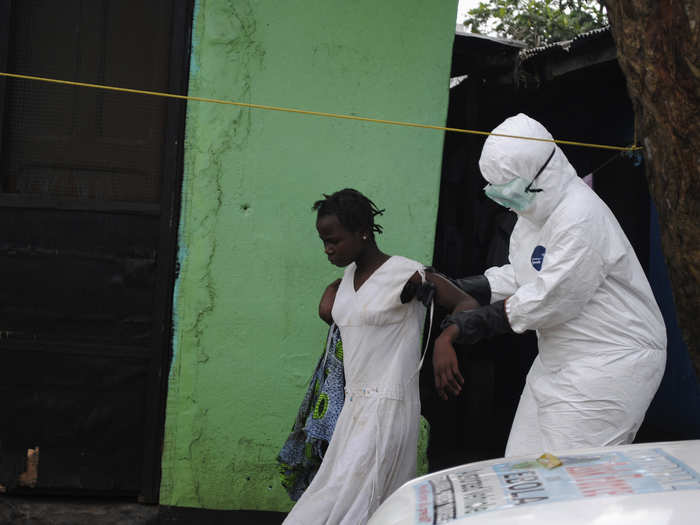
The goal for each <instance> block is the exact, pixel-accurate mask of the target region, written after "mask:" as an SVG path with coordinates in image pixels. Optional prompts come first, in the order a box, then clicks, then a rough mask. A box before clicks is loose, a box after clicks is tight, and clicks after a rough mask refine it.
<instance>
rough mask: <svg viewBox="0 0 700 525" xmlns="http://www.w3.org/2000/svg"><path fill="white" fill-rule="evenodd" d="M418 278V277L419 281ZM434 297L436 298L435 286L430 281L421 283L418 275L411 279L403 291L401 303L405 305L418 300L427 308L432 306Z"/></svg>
mask: <svg viewBox="0 0 700 525" xmlns="http://www.w3.org/2000/svg"><path fill="white" fill-rule="evenodd" d="M416 276H418V278H417V279H416ZM433 297H435V285H434V284H433V283H431V282H430V281H424V282H420V275H419V274H418V273H416V274H415V275H414V276H413V277H412V278H411V279H409V281H408V282H407V283H406V285H405V286H404V287H403V290H401V302H402V303H404V304H405V303H407V302H409V301H410V300H412V299H413V298H416V299H418V300H419V301H420V302H421V303H423V304H424V305H425V306H430V303H431V301H432V300H433Z"/></svg>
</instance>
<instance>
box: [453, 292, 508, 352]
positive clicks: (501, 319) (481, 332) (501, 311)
mask: <svg viewBox="0 0 700 525" xmlns="http://www.w3.org/2000/svg"><path fill="white" fill-rule="evenodd" d="M504 303H505V301H498V302H495V303H493V304H490V305H488V306H482V307H481V308H476V309H475V310H465V311H463V312H457V313H454V314H452V315H448V316H447V317H445V320H444V321H443V322H442V324H441V325H440V329H441V330H444V329H445V328H447V326H449V325H451V324H454V325H457V327H458V328H459V336H458V337H457V338H456V339H455V340H454V342H455V343H458V344H474V343H476V342H477V341H481V340H482V339H487V338H489V337H494V336H496V335H502V334H512V333H515V332H513V330H512V328H511V327H510V323H509V322H508V317H507V316H506V309H505V304H504Z"/></svg>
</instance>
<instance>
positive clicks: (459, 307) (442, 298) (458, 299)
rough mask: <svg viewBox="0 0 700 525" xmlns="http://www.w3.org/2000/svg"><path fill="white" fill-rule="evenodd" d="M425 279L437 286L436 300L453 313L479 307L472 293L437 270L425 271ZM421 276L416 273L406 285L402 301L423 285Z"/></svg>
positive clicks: (405, 300) (412, 295) (409, 298)
mask: <svg viewBox="0 0 700 525" xmlns="http://www.w3.org/2000/svg"><path fill="white" fill-rule="evenodd" d="M425 279H426V281H428V282H429V283H431V284H432V285H433V286H434V287H435V302H436V303H437V304H438V305H440V306H441V307H443V308H445V309H446V310H448V311H450V312H451V313H454V312H461V311H463V310H472V309H474V308H478V307H479V303H478V302H477V301H476V299H474V298H473V297H472V296H471V295H469V294H468V293H466V292H464V291H463V290H461V289H460V288H459V287H457V286H456V285H455V284H453V283H452V282H451V281H450V280H449V279H447V278H446V277H444V276H442V275H441V274H439V273H435V272H425ZM421 284H422V281H421V276H420V274H419V273H418V272H416V273H414V274H413V275H412V276H411V278H410V279H409V281H408V282H407V283H406V286H405V287H404V293H403V294H402V299H401V300H402V301H404V302H408V300H411V299H413V297H415V295H416V293H417V292H418V290H419V288H420V287H421Z"/></svg>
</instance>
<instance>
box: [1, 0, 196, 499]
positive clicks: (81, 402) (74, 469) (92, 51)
mask: <svg viewBox="0 0 700 525" xmlns="http://www.w3.org/2000/svg"><path fill="white" fill-rule="evenodd" d="M191 15H192V1H191V0H184V1H178V0H152V1H151V0H149V1H148V2H143V1H141V0H95V1H90V2H85V1H79V0H65V1H62V2H55V1H53V0H22V1H10V0H0V70H2V71H9V72H13V73H23V74H28V75H36V76H45V77H53V78H58V79H66V80H77V81H83V82H89V83H97V84H100V83H103V84H108V85H117V86H125V87H136V88H141V89H146V90H154V91H168V92H172V93H186V80H187V72H188V63H189V40H190V27H191ZM184 116H185V106H184V103H183V102H180V101H172V100H171V101H168V100H166V99H161V98H156V97H144V96H140V95H127V94H122V93H113V92H105V91H99V90H94V89H86V88H78V87H69V86H61V85H55V84H46V83H40V82H36V81H27V80H14V79H13V80H0V139H1V140H0V224H2V225H3V235H1V236H0V283H1V285H0V395H2V399H3V402H2V403H0V422H2V424H0V490H2V489H3V488H5V489H6V490H19V491H24V492H27V491H28V492H30V493H49V494H55V493H71V494H73V493H75V494H85V493H99V494H106V495H109V494H112V495H125V494H132V495H134V496H136V495H138V496H139V498H140V499H141V500H142V501H157V493H158V483H159V467H160V440H161V438H162V425H163V418H164V416H163V412H164V397H165V388H166V380H165V378H166V377H167V366H168V363H169V351H170V344H169V343H170V330H171V325H170V312H171V310H170V309H171V298H172V286H173V281H174V275H175V251H176V234H177V231H176V228H177V223H178V214H179V191H180V180H181V170H182V144H183V140H182V137H183V135H184ZM5 423H7V424H5Z"/></svg>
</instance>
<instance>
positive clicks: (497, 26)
mask: <svg viewBox="0 0 700 525" xmlns="http://www.w3.org/2000/svg"><path fill="white" fill-rule="evenodd" d="M463 24H464V26H465V27H466V28H467V30H469V31H471V32H472V33H479V34H495V35H497V36H499V37H502V38H509V39H513V40H520V41H522V42H525V43H526V44H527V45H528V46H531V47H537V46H541V45H545V44H549V43H552V42H560V41H562V40H570V39H572V38H573V37H574V36H576V35H578V34H580V33H585V32H586V31H590V30H591V29H596V28H599V27H605V26H606V25H608V15H607V12H606V11H605V7H604V6H603V5H602V4H601V3H600V2H599V1H597V0H539V1H536V0H488V1H484V2H481V3H480V4H479V6H478V7H476V8H475V9H472V10H470V11H469V12H468V16H467V18H466V19H465V20H464V22H463Z"/></svg>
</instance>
